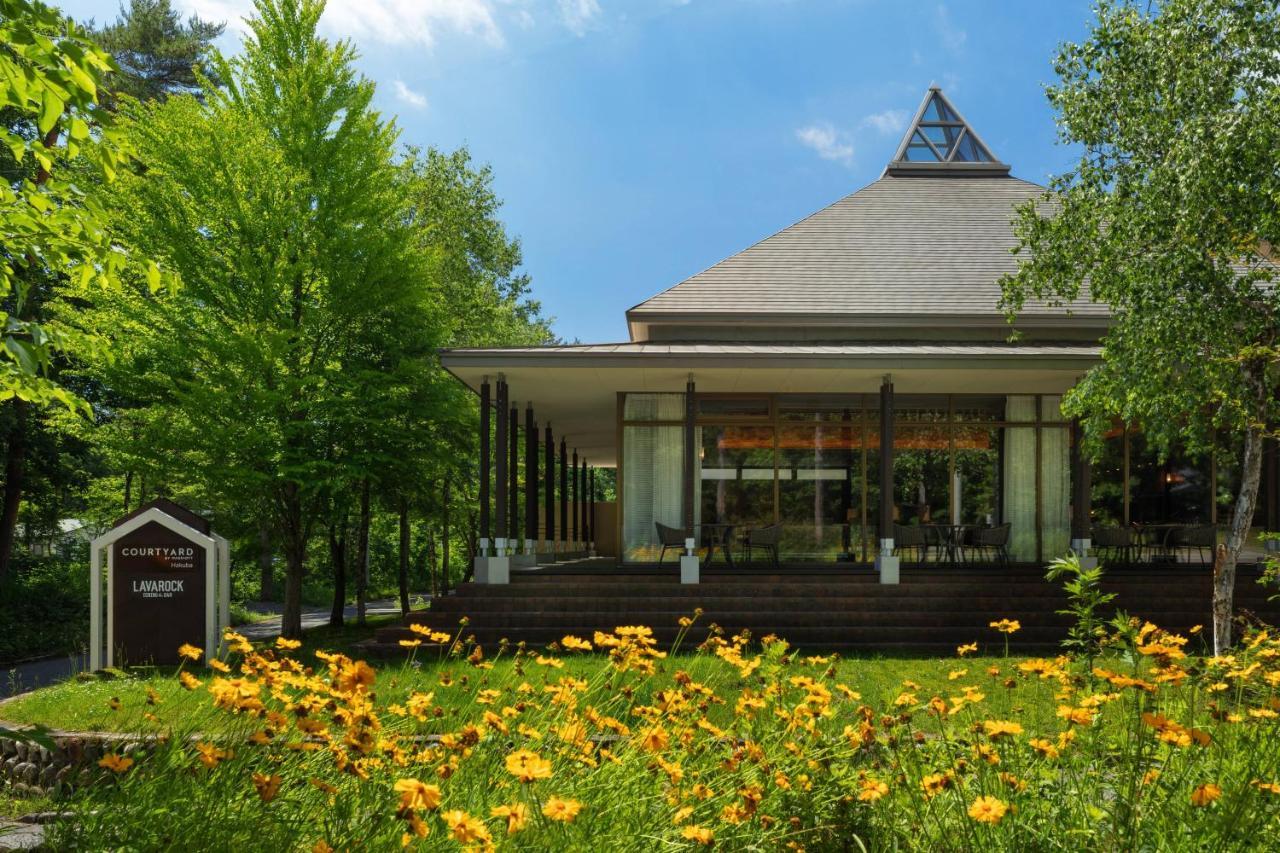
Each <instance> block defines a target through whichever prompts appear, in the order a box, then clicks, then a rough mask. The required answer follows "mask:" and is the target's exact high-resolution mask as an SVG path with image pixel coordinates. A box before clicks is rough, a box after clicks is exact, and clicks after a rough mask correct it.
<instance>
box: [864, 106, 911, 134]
mask: <svg viewBox="0 0 1280 853" xmlns="http://www.w3.org/2000/svg"><path fill="white" fill-rule="evenodd" d="M908 118H910V115H909V114H908V113H907V111H906V110H885V111H884V112H879V113H873V114H872V115H869V116H867V117H866V118H864V119H863V120H862V126H863V127H870V128H874V129H875V130H877V131H878V132H880V133H883V134H885V135H886V136H887V135H889V134H893V133H901V132H902V131H903V130H905V129H906V127H907V119H908Z"/></svg>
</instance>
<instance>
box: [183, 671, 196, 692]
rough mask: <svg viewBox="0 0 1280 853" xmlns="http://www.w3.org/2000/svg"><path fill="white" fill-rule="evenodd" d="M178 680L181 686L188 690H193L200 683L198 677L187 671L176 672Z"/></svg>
mask: <svg viewBox="0 0 1280 853" xmlns="http://www.w3.org/2000/svg"><path fill="white" fill-rule="evenodd" d="M178 681H179V682H181V683H182V686H183V687H185V688H187V689H188V690H195V689H196V688H197V687H199V686H200V684H201V682H200V679H198V678H196V677H195V676H194V675H192V674H191V673H189V672H180V673H178Z"/></svg>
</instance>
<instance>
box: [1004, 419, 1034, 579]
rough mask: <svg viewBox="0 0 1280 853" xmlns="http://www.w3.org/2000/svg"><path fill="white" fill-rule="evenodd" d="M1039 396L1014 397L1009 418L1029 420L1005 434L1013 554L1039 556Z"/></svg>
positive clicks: (1007, 517)
mask: <svg viewBox="0 0 1280 853" xmlns="http://www.w3.org/2000/svg"><path fill="white" fill-rule="evenodd" d="M1035 417H1036V398H1035V397H1030V396H1010V397H1008V398H1007V400H1006V402H1005V420H1007V421H1010V422H1011V423H1023V422H1026V423H1028V426H1026V427H1007V428H1006V429H1005V436H1004V478H1003V479H1004V520H1005V521H1006V522H1008V523H1009V525H1010V528H1009V556H1010V558H1011V559H1014V560H1019V561H1023V560H1025V561H1031V560H1035V559H1036V431H1035V429H1034V427H1032V426H1031V425H1030V424H1032V423H1033V422H1034V421H1035Z"/></svg>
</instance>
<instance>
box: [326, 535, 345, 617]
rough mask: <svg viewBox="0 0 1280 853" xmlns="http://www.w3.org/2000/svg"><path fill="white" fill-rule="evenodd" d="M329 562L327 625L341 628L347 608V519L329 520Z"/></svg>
mask: <svg viewBox="0 0 1280 853" xmlns="http://www.w3.org/2000/svg"><path fill="white" fill-rule="evenodd" d="M329 562H330V563H331V564H332V565H333V607H332V608H331V609H330V610H329V627H331V628H341V627H342V625H343V623H344V622H345V621H346V609H347V520H346V518H343V519H342V520H341V521H340V522H338V523H334V522H332V521H330V522H329Z"/></svg>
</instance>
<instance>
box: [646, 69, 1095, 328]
mask: <svg viewBox="0 0 1280 853" xmlns="http://www.w3.org/2000/svg"><path fill="white" fill-rule="evenodd" d="M1043 192H1044V188H1043V187H1041V186H1039V185H1037V184H1033V183H1030V182H1028V181H1023V180H1020V179H1018V178H1013V177H1010V176H1009V167H1008V166H1007V165H1005V164H1003V163H1000V162H999V161H998V160H996V159H995V157H994V156H993V155H992V153H991V149H990V147H989V146H987V145H986V144H985V143H984V142H983V141H982V139H981V138H980V137H979V136H978V135H977V134H976V133H974V132H973V131H972V128H970V127H969V125H968V123H967V122H965V121H964V119H963V118H962V117H960V114H959V112H958V111H956V109H955V107H954V106H952V105H951V103H950V101H948V100H947V99H946V97H945V96H944V95H943V94H942V92H941V91H940V90H938V89H936V88H931V89H930V90H929V91H928V92H927V93H926V95H925V98H924V101H923V102H922V103H921V105H920V109H919V110H917V113H916V117H915V119H914V120H913V121H912V123H911V125H910V126H909V127H908V130H907V133H906V134H905V135H904V136H903V141H902V144H901V145H899V147H898V151H897V153H896V154H895V156H894V159H893V160H892V161H891V162H890V164H889V166H888V167H887V168H886V169H885V173H884V174H883V175H882V176H881V177H880V179H879V180H877V181H875V182H873V183H871V184H870V185H868V186H866V187H864V188H862V189H860V190H858V191H857V192H855V193H853V194H851V195H848V196H845V197H844V198H842V199H840V200H839V201H837V202H835V203H834V204H832V205H830V206H829V207H826V208H824V209H822V210H820V211H818V212H817V213H814V214H812V215H811V216H809V217H807V218H805V219H802V220H801V221H799V222H797V223H795V224H794V225H791V226H790V227H788V228H784V229H783V230H781V231H779V232H778V233H777V234H774V235H773V236H771V237H767V238H765V239H764V240H761V241H760V242H759V243H756V244H755V245H754V246H751V247H750V248H748V249H745V250H743V251H741V252H739V253H738V254H736V255H733V256H731V257H729V258H727V259H725V260H723V261H721V262H720V263H718V264H716V265H715V266H712V267H710V268H709V269H706V270H704V271H702V272H700V273H698V274H697V275H694V276H692V277H690V278H687V279H685V280H684V281H682V282H680V283H679V284H677V285H675V286H674V287H672V288H670V289H668V290H665V291H663V292H662V293H659V294H658V295H657V296H654V297H652V298H650V299H648V300H646V301H644V302H642V303H640V304H639V305H637V306H635V307H634V308H632V309H631V310H630V311H628V312H627V319H628V321H629V322H630V324H631V325H632V328H633V329H634V328H635V327H636V325H637V324H647V323H662V322H668V323H671V322H716V321H719V322H743V323H747V322H750V321H753V320H760V321H761V322H769V323H786V322H792V323H796V324H801V325H803V324H807V323H814V324H819V325H831V324H833V323H838V322H843V321H847V322H850V323H853V324H858V323H863V322H865V323H873V324H890V323H896V322H910V323H914V324H918V325H928V324H930V322H935V323H943V322H948V321H956V322H972V321H990V322H1001V320H1002V315H1001V313H1000V310H999V308H998V305H997V303H998V300H999V298H1000V285H999V280H1000V278H1001V276H1003V275H1004V274H1005V273H1009V272H1013V271H1014V270H1015V269H1016V267H1017V264H1016V260H1015V258H1014V256H1013V254H1012V253H1011V252H1010V250H1011V249H1012V248H1013V247H1014V246H1015V245H1016V244H1017V240H1016V238H1015V236H1014V233H1013V228H1012V224H1011V222H1012V219H1013V213H1014V207H1015V206H1016V205H1018V204H1021V203H1023V202H1025V201H1026V200H1028V199H1031V198H1036V197H1038V196H1040V195H1041V194H1042V193H1043ZM1072 311H1073V312H1074V313H1075V314H1076V315H1077V316H1080V315H1085V316H1091V315H1096V316H1098V317H1105V314H1106V311H1105V308H1103V307H1102V306H1094V305H1090V304H1087V303H1084V304H1077V305H1075V306H1072ZM1037 314H1038V315H1040V316H1043V317H1048V316H1062V315H1064V314H1065V310H1064V309H1062V308H1053V307H1050V306H1047V305H1027V306H1025V308H1024V310H1023V311H1022V312H1021V316H1022V317H1024V318H1029V317H1032V316H1034V315H1037Z"/></svg>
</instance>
